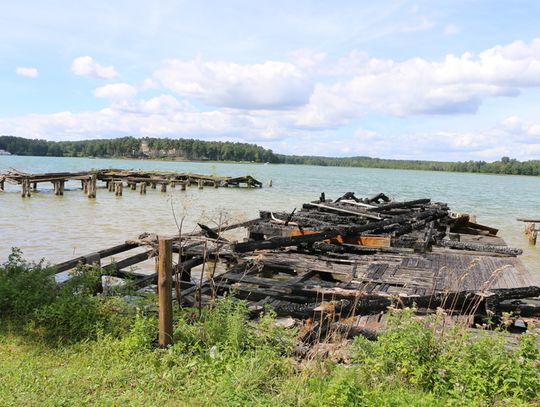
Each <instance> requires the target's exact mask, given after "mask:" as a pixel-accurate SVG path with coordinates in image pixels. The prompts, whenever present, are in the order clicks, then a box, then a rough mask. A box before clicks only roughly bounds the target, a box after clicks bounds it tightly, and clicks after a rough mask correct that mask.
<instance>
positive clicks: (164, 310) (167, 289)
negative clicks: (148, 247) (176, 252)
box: [157, 238, 173, 347]
mask: <svg viewBox="0 0 540 407" xmlns="http://www.w3.org/2000/svg"><path fill="white" fill-rule="evenodd" d="M172 243H173V241H172V239H170V238H169V239H165V238H159V246H158V249H159V253H158V263H157V266H158V270H157V273H158V302H159V346H160V347H166V346H168V345H170V344H172V339H173V336H172V335H173V326H172Z"/></svg>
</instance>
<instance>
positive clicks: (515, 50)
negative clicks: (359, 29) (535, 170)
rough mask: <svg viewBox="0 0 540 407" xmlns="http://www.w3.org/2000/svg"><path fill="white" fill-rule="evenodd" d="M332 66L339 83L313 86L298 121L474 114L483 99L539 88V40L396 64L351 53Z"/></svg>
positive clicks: (324, 121)
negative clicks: (368, 115)
mask: <svg viewBox="0 0 540 407" xmlns="http://www.w3.org/2000/svg"><path fill="white" fill-rule="evenodd" d="M348 60H350V61H351V62H350V65H349V64H348V63H347V61H348ZM348 65H349V66H351V67H352V68H351V69H350V70H347V68H346V67H347V66H348ZM335 66H336V69H335V72H334V73H335V74H336V75H340V76H338V77H337V81H335V82H333V83H325V82H320V83H318V84H317V85H316V87H315V90H314V92H313V94H312V96H311V98H310V102H309V104H308V105H307V106H306V107H305V108H303V109H301V111H300V112H299V115H298V120H299V123H302V124H304V125H310V124H311V125H315V126H322V125H324V124H325V123H326V124H329V123H332V122H334V121H339V120H344V119H351V118H355V117H361V116H362V115H364V114H366V113H368V112H373V111H374V112H379V113H383V114H390V115H395V116H411V115H419V114H462V113H469V114H470V113H475V112H476V111H477V110H478V108H479V106H480V105H481V103H482V101H483V100H484V99H485V98H489V97H501V96H506V97H508V96H517V95H519V94H520V92H521V90H522V89H525V88H531V87H538V86H540V39H535V40H533V41H532V42H531V43H529V44H526V43H523V42H521V41H518V42H514V43H511V44H509V45H506V46H496V47H494V48H490V49H488V50H486V51H484V52H482V53H480V54H478V55H473V54H471V53H464V54H463V55H461V56H454V55H447V56H446V57H445V58H444V59H443V60H442V61H429V60H426V59H423V58H413V59H408V60H405V61H401V62H397V61H393V60H380V59H376V58H368V57H367V56H366V55H364V54H361V53H354V52H353V53H351V54H350V55H349V56H347V57H346V58H342V59H341V60H339V61H338V62H337V64H336V65H335ZM347 74H348V75H347ZM347 76H349V77H347Z"/></svg>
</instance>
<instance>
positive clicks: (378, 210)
mask: <svg viewBox="0 0 540 407" xmlns="http://www.w3.org/2000/svg"><path fill="white" fill-rule="evenodd" d="M199 226H200V228H201V230H200V232H198V233H194V234H184V235H179V236H177V237H175V238H174V244H173V251H174V252H176V253H177V255H178V262H177V264H176V265H175V267H174V279H175V284H174V289H173V291H174V296H175V298H176V301H177V303H178V304H179V305H180V306H189V307H200V306H204V305H205V304H207V303H209V302H211V301H212V300H213V299H215V298H217V297H220V296H223V295H225V294H228V295H232V296H234V297H238V298H242V299H245V300H247V301H249V303H250V310H251V311H252V312H253V313H254V314H257V313H258V312H260V311H262V310H263V309H264V307H270V308H272V309H273V310H274V311H275V312H276V313H277V314H278V315H280V316H287V317H292V318H297V319H311V318H313V316H314V315H318V316H320V318H318V319H317V320H318V321H319V322H318V324H319V326H318V329H319V335H320V332H321V329H322V328H324V326H327V327H330V326H334V327H336V326H338V327H341V328H340V329H345V330H347V332H352V333H364V334H365V333H366V332H368V333H369V334H370V335H371V334H372V333H373V332H374V331H376V330H377V329H378V328H381V327H383V326H384V318H385V317H384V315H385V311H386V310H387V309H388V307H390V306H395V307H411V306H414V307H415V308H416V309H417V312H419V313H423V314H425V313H430V312H433V311H435V310H437V309H442V310H445V312H446V314H447V315H448V318H449V319H452V318H458V319H460V318H461V319H463V318H466V319H467V323H468V324H469V325H471V326H472V325H474V324H475V323H477V322H480V321H483V320H485V318H486V317H490V319H491V320H493V319H494V318H495V319H496V318H497V316H500V315H501V313H502V312H506V311H513V312H514V314H515V317H514V319H513V326H514V327H515V328H516V329H520V330H523V329H526V327H527V322H526V321H525V320H524V319H523V317H529V316H532V317H534V316H540V306H539V303H538V301H537V300H536V299H534V297H538V296H539V295H540V287H539V284H538V283H537V282H536V281H534V279H533V278H532V276H531V275H530V274H529V272H528V271H527V270H526V268H525V266H524V265H523V264H522V262H521V261H520V260H519V258H518V257H517V256H519V255H520V254H521V250H519V249H514V248H510V247H508V246H507V245H506V244H505V242H504V240H503V239H502V238H500V237H499V236H497V233H498V231H497V229H494V228H492V227H489V226H484V225H480V224H478V223H476V222H475V219H473V216H472V215H467V214H457V213H453V212H451V211H450V210H449V208H448V206H447V204H445V203H439V202H431V200H430V199H416V200H411V201H400V202H398V201H391V200H390V199H389V198H388V197H387V196H386V195H385V194H379V195H377V196H374V197H372V198H363V199H359V198H357V197H356V196H355V194H353V193H347V194H345V195H344V196H342V197H341V198H339V199H336V200H335V201H331V200H328V199H326V197H325V196H324V194H322V195H321V197H320V198H319V199H318V200H317V201H314V202H309V203H305V204H304V205H303V206H302V208H301V209H300V210H298V211H297V210H296V209H295V210H293V211H291V212H269V211H261V212H260V217H259V218H258V219H253V220H251V221H248V222H244V223H239V224H235V225H220V226H219V227H218V228H210V227H208V226H205V225H202V224H201V225H199ZM239 227H246V228H247V229H248V232H249V238H248V239H246V241H243V242H234V241H230V240H227V239H226V238H225V237H224V232H226V231H227V230H231V229H235V228H239ZM157 242H158V238H157V236H156V235H153V234H143V235H141V236H140V237H139V238H138V239H136V240H133V241H128V242H126V243H124V244H123V245H119V246H115V247H113V248H109V249H106V250H103V251H101V252H97V253H94V254H91V255H89V256H81V257H79V258H77V259H73V260H70V261H68V262H64V263H62V264H59V265H57V266H56V267H57V269H58V271H66V270H69V269H70V268H72V267H75V266H76V265H77V264H79V263H96V262H97V263H100V262H101V259H102V258H104V257H107V256H111V255H114V254H118V253H121V252H128V251H130V250H132V249H135V248H139V251H140V250H141V249H140V248H144V251H142V252H140V253H137V254H135V255H132V256H128V257H126V258H124V259H122V260H119V261H115V262H111V264H109V265H106V266H104V268H105V270H107V272H108V273H110V274H111V275H114V276H116V277H120V278H126V277H128V276H129V278H130V279H131V280H133V282H134V284H136V285H139V286H145V285H149V284H155V283H156V281H157V273H153V274H149V275H141V274H138V273H137V272H136V271H130V270H127V268H128V267H130V266H132V265H134V264H137V263H139V262H141V261H144V260H147V259H148V258H150V257H153V256H155V255H156V254H157ZM323 314H328V315H330V317H328V318H326V317H325V318H323V317H322V315H323ZM321 324H322V325H321ZM324 324H326V325H324ZM336 324H337V325H336ZM323 325H324V326H323ZM323 331H324V329H323Z"/></svg>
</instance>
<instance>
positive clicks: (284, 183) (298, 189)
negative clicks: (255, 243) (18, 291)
mask: <svg viewBox="0 0 540 407" xmlns="http://www.w3.org/2000/svg"><path fill="white" fill-rule="evenodd" d="M10 167H13V168H16V169H18V170H21V171H28V172H60V171H81V170H88V169H92V168H135V169H138V168H143V169H160V170H175V171H183V172H194V173H202V174H218V175H230V176H240V175H247V174H250V175H253V176H254V177H255V178H257V179H259V180H260V181H262V182H264V184H265V188H263V189H251V190H248V189H244V188H240V189H238V188H218V189H214V188H209V187H206V188H205V189H203V190H198V189H197V188H196V187H192V188H188V190H187V191H180V189H179V188H177V189H170V188H169V189H168V191H167V193H162V192H160V191H159V189H157V190H152V189H150V188H148V189H147V194H146V195H140V194H139V192H138V191H131V190H129V189H128V188H124V195H123V196H122V197H115V196H114V194H113V193H110V192H108V191H107V190H106V189H105V188H99V189H98V191H97V199H95V200H89V199H88V198H86V197H85V195H84V194H83V193H82V191H81V190H80V183H78V182H70V183H68V184H66V192H65V195H64V196H55V195H53V193H52V185H51V184H41V185H40V192H38V193H35V194H33V195H32V197H31V198H30V199H22V198H21V196H20V194H19V193H18V192H19V191H20V188H19V187H13V186H8V188H7V189H8V192H6V193H4V194H0V209H1V211H0V213H1V215H0V216H1V220H0V261H4V260H5V259H6V258H7V256H8V254H9V253H10V250H11V247H13V246H16V247H20V248H21V249H22V250H23V252H24V255H25V257H26V258H28V259H32V260H38V259H40V258H43V257H44V258H46V259H48V260H50V261H51V262H53V263H56V262H59V261H63V260H66V259H69V258H71V257H73V256H78V255H82V254H87V253H90V252H92V251H96V250H99V249H103V248H105V247H108V246H112V245H115V244H118V243H121V242H123V241H125V240H127V239H132V238H135V237H136V236H137V235H138V234H140V233H142V232H154V233H158V234H174V233H176V232H177V228H176V225H175V220H174V215H173V209H174V212H175V213H176V216H177V218H180V217H182V216H184V215H185V217H186V221H185V227H184V231H186V232H188V231H191V230H193V229H194V228H195V226H196V222H202V223H205V224H209V225H210V226H213V223H214V222H215V221H217V220H218V217H219V214H220V213H223V214H225V215H224V216H225V217H226V218H227V219H229V220H230V221H231V222H236V221H242V220H247V219H250V218H253V217H256V216H257V215H258V211H259V210H261V209H270V210H285V211H291V210H292V209H293V208H295V207H300V206H301V204H302V203H303V202H306V201H310V200H314V199H317V198H318V196H319V195H320V193H321V192H323V191H324V192H325V193H326V196H327V197H328V198H336V197H338V196H341V195H342V194H343V193H345V192H348V191H354V192H356V194H357V196H371V195H373V194H376V193H378V192H385V193H386V194H387V195H390V196H392V197H395V198H396V199H400V200H405V199H416V198H420V197H430V198H432V199H433V200H436V201H443V202H448V203H449V205H450V207H451V209H452V210H454V211H460V212H471V213H475V214H476V215H477V220H478V222H479V223H484V224H487V225H490V226H493V227H496V228H499V229H500V232H499V234H500V235H501V236H502V237H503V238H505V240H506V241H507V242H508V244H509V245H511V246H514V247H520V248H523V249H524V250H525V253H524V255H523V256H521V259H522V260H523V261H524V263H525V264H526V265H527V266H528V267H529V269H530V270H531V271H532V272H533V274H535V275H536V276H537V277H540V256H539V254H540V249H539V248H537V247H529V246H528V244H527V241H526V239H525V237H524V235H523V228H524V225H523V224H522V223H521V222H517V221H516V218H519V217H525V218H539V217H540V205H539V204H540V178H534V177H518V176H495V175H483V174H459V173H442V172H426V171H405V170H383V169H364V168H336V167H315V166H290V165H261V164H229V163H191V162H189V163H187V162H162V161H128V160H105V159H87V158H53V157H15V156H0V171H3V170H7V169H9V168H10ZM270 180H272V181H273V188H267V187H266V185H267V184H268V182H269V181H270ZM240 237H241V236H240Z"/></svg>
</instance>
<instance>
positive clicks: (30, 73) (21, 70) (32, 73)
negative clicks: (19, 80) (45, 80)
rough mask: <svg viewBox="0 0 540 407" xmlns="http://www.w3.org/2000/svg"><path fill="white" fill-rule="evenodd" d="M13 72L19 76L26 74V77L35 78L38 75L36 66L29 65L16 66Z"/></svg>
mask: <svg viewBox="0 0 540 407" xmlns="http://www.w3.org/2000/svg"><path fill="white" fill-rule="evenodd" d="M15 73H16V74H17V75H19V76H26V77H27V78H37V77H38V75H39V72H38V70H37V69H36V68H30V67H18V68H17V69H16V70H15Z"/></svg>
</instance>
